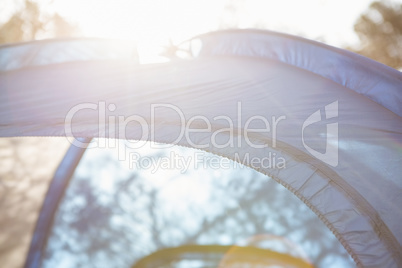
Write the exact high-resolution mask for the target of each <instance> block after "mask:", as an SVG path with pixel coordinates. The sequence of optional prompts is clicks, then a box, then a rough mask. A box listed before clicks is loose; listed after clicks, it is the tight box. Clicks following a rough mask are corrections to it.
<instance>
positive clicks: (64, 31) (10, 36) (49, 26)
mask: <svg viewBox="0 0 402 268" xmlns="http://www.w3.org/2000/svg"><path fill="white" fill-rule="evenodd" d="M78 33H79V31H78V27H77V26H75V25H72V24H70V23H69V22H67V21H66V20H65V19H64V18H63V17H62V16H60V15H59V14H58V13H54V14H49V13H46V12H42V11H41V10H40V8H39V5H38V4H37V3H36V2H33V1H31V0H25V2H24V8H22V9H21V10H18V11H17V12H15V13H14V14H13V15H12V16H11V18H10V19H9V20H8V21H7V22H5V23H4V24H3V25H0V43H11V42H20V41H30V40H35V39H38V38H41V37H50V38H55V37H70V36H75V35H77V34H78Z"/></svg>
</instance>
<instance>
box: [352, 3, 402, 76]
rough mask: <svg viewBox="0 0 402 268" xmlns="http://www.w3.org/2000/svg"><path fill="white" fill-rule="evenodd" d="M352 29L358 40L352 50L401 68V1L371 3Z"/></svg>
mask: <svg viewBox="0 0 402 268" xmlns="http://www.w3.org/2000/svg"><path fill="white" fill-rule="evenodd" d="M354 29H355V32H356V33H357V35H358V36H359V39H360V42H361V45H360V48H359V49H353V50H354V52H357V53H359V54H361V55H363V56H366V57H369V58H372V59H374V60H376V61H379V62H381V63H384V64H386V65H388V66H391V67H393V68H396V69H401V68H402V53H401V47H402V4H397V3H392V2H388V1H382V2H380V1H378V2H374V3H372V4H371V5H370V7H369V8H368V10H367V11H366V12H365V13H364V14H362V15H361V16H360V18H359V19H358V20H357V22H356V24H355V26H354Z"/></svg>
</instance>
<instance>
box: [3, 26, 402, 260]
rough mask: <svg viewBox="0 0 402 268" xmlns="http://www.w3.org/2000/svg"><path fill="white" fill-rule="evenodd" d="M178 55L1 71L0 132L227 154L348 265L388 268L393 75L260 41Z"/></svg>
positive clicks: (259, 36) (395, 161) (224, 43)
mask: <svg viewBox="0 0 402 268" xmlns="http://www.w3.org/2000/svg"><path fill="white" fill-rule="evenodd" d="M33 44H34V45H33V46H37V45H36V43H33ZM39 46H40V45H39ZM67 47H69V46H68V45H67ZM17 48H19V47H16V48H14V47H5V48H4V47H3V48H2V49H0V56H1V55H4V53H6V54H8V53H14V52H2V51H4V50H5V49H8V50H9V51H12V50H13V49H17ZM180 48H181V50H180V51H181V52H183V50H185V51H186V53H185V54H186V55H187V58H190V60H188V59H186V60H181V59H179V60H173V61H171V62H169V63H163V64H152V65H139V64H138V62H136V61H133V60H129V59H119V58H117V59H116V58H113V57H112V59H98V58H96V59H95V60H86V61H76V60H75V61H71V62H66V63H54V62H49V63H46V64H44V65H42V66H37V65H36V64H29V63H24V64H20V65H18V64H14V65H13V66H17V67H13V68H11V67H5V68H3V67H2V70H6V71H2V72H1V73H0V81H1V82H0V90H1V96H2V98H1V105H0V118H1V119H0V120H1V121H0V136H1V137H22V136H68V137H70V138H71V140H74V142H75V145H76V146H78V147H79V146H82V147H85V145H84V144H83V143H82V142H80V141H77V139H76V138H77V137H82V138H93V137H108V138H119V139H130V140H136V141H137V142H131V143H130V146H131V147H133V148H136V147H139V146H141V144H142V143H141V141H143V140H150V141H155V142H158V143H162V144H178V145H181V146H186V147H190V148H196V149H201V150H204V151H207V152H211V153H214V154H216V155H220V156H223V157H227V158H229V159H232V160H234V161H238V162H241V163H242V164H244V165H247V166H249V167H251V168H253V169H255V170H257V171H260V172H261V173H263V174H266V175H268V176H270V177H272V178H273V179H275V180H276V181H278V182H279V183H281V184H282V185H284V186H285V187H286V188H287V189H289V190H290V191H291V192H292V193H294V194H295V195H296V196H297V197H299V198H300V199H301V200H302V201H303V202H304V203H305V204H307V205H308V206H309V207H310V208H311V209H312V210H313V211H314V212H315V213H316V214H317V215H318V217H319V218H320V219H321V220H322V221H323V222H324V223H325V224H326V225H327V226H328V228H329V229H330V230H331V231H332V232H333V233H334V234H335V235H336V237H337V238H338V239H339V241H340V242H341V243H342V245H343V246H344V247H345V249H346V250H347V251H348V252H349V253H350V255H351V256H352V258H353V259H354V260H355V262H356V263H357V265H358V266H364V267H366V266H367V267H398V266H402V248H401V243H402V228H401V225H400V221H401V220H402V210H401V209H400V204H402V195H401V189H402V180H401V179H402V178H401V174H402V154H401V150H402V145H401V144H402V119H401V115H402V110H401V109H402V93H401V88H402V75H401V73H400V72H398V71H396V70H394V69H391V68H388V67H386V66H384V65H382V64H379V63H377V62H374V61H372V60H369V59H367V58H364V57H361V56H358V55H356V54H353V53H350V52H347V51H344V50H340V49H336V48H333V47H329V46H326V45H323V44H320V43H317V42H313V41H309V40H305V39H302V38H298V37H293V36H289V35H284V34H278V33H273V32H268V31H255V30H236V31H222V32H216V33H212V34H206V35H202V36H198V37H196V38H194V39H193V40H191V41H189V42H187V43H183V44H182V45H181V46H180ZM28 51H29V50H28ZM46 51H51V50H49V49H46ZM66 51H68V49H67V50H66ZM128 51H129V50H128ZM24 53H27V54H26V55H29V52H24ZM3 58H4V57H3V56H1V57H0V59H3ZM1 62H3V61H1ZM33 62H36V61H33ZM33 65H35V66H33ZM7 66H8V65H7ZM18 66H19V67H18ZM95 146H102V144H100V143H95ZM268 156H270V157H271V160H272V156H273V158H274V159H275V160H276V162H275V164H273V161H271V162H270V165H268V164H267V162H264V161H262V160H264V159H266V158H267V157H268Z"/></svg>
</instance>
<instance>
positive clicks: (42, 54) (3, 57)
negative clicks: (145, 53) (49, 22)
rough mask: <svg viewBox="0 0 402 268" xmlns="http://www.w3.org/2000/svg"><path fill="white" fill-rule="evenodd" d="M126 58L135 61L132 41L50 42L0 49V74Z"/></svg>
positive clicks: (73, 40) (83, 40) (95, 39)
mask: <svg viewBox="0 0 402 268" xmlns="http://www.w3.org/2000/svg"><path fill="white" fill-rule="evenodd" d="M127 58H132V59H133V60H135V61H137V62H138V55H137V50H136V44H135V42H133V41H125V40H110V39H98V38H85V39H84V38H80V39H50V40H41V41H35V42H25V43H16V44H9V45H2V46H0V71H9V70H15V69H21V68H24V67H29V66H41V65H49V64H56V63H65V62H72V61H87V60H110V59H127Z"/></svg>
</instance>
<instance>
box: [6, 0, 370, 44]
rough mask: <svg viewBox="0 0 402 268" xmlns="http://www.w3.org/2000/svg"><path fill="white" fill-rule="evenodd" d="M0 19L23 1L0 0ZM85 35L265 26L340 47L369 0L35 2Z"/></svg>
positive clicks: (146, 37)
mask: <svg viewBox="0 0 402 268" xmlns="http://www.w3.org/2000/svg"><path fill="white" fill-rule="evenodd" d="M1 2H3V5H2V6H3V8H2V11H0V22H1V21H3V20H4V18H7V17H9V15H10V14H11V12H12V10H15V9H16V8H18V7H20V6H21V4H22V3H23V0H0V3H1ZM37 2H38V3H40V4H41V6H42V8H43V10H46V11H47V12H58V13H59V14H61V15H62V16H63V17H65V18H66V19H67V20H68V21H69V22H71V23H74V24H77V25H78V26H79V27H80V28H81V29H82V34H83V35H84V36H88V37H105V38H118V39H134V40H137V41H138V42H140V43H144V44H147V46H150V45H156V44H161V43H167V42H168V40H169V39H171V40H172V41H173V42H174V43H178V42H181V41H184V40H186V39H188V38H190V37H192V36H194V35H197V34H200V33H205V32H208V31H212V30H217V29H220V28H229V27H240V28H266V29H270V30H274V31H280V32H286V33H290V34H295V35H301V36H304V37H307V38H310V39H314V40H319V41H324V42H325V43H328V44H330V45H334V46H338V47H342V46H345V45H353V44H356V43H357V42H358V38H357V36H356V35H355V34H354V31H353V25H354V23H355V22H356V20H357V18H358V17H359V15H360V14H361V13H363V12H364V11H365V10H366V9H367V7H368V6H369V5H370V3H371V2H372V0H353V1H350V0H339V1H334V0H304V1H297V0H294V1H278V0H249V1H243V0H235V1H228V0H204V1H195V0H169V1H166V0H164V1H163V0H147V1H138V0H114V1H111V0H37Z"/></svg>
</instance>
